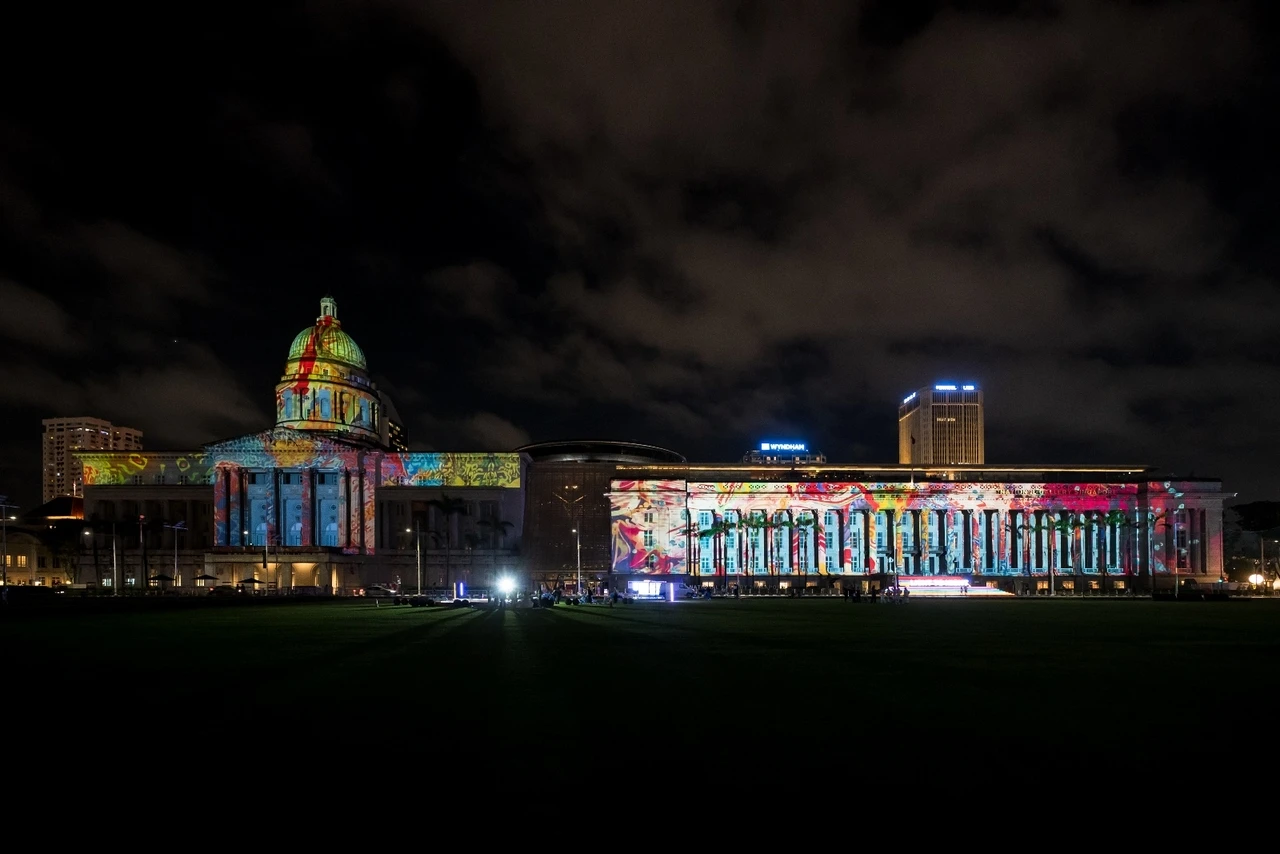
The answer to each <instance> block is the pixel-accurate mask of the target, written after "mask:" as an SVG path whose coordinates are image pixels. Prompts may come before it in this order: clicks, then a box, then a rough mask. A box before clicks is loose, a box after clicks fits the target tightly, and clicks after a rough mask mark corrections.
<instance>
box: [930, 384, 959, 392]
mask: <svg viewBox="0 0 1280 854" xmlns="http://www.w3.org/2000/svg"><path fill="white" fill-rule="evenodd" d="M933 390H934V391H955V390H956V387H955V386H953V385H936V386H934V387H933Z"/></svg>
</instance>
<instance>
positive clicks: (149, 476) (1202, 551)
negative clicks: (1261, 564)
mask: <svg viewBox="0 0 1280 854" xmlns="http://www.w3.org/2000/svg"><path fill="white" fill-rule="evenodd" d="M953 393H954V395H953ZM275 398H276V423H275V424H274V425H273V426H272V427H271V428H270V429H266V430H263V431H261V432H258V433H253V434H249V435H246V436H239V437H235V438H231V439H227V440H224V441H220V442H213V443H210V444H208V445H205V446H204V447H202V448H200V449H199V450H196V451H190V452H166V453H155V452H143V451H133V452H123V451H105V450H103V451H80V452H78V453H77V457H78V458H79V459H80V460H82V461H83V464H84V483H85V488H84V491H85V496H84V508H85V514H86V519H85V527H86V528H87V536H86V538H85V542H84V544H83V545H84V547H85V552H84V553H83V556H82V558H81V569H82V573H81V577H82V578H90V577H91V578H94V579H96V580H97V583H99V584H105V579H106V578H107V577H108V575H110V574H111V573H108V572H105V571H104V570H105V569H106V568H107V567H108V566H111V567H117V566H118V573H117V574H116V575H115V576H114V577H116V578H118V579H119V582H118V583H121V584H129V583H130V579H132V583H133V584H135V585H136V584H150V583H153V580H156V581H158V583H160V584H165V583H166V582H165V581H163V579H164V578H165V577H168V576H171V577H172V578H173V579H174V581H172V582H168V583H172V584H175V585H177V586H180V587H184V588H189V587H196V586H201V585H208V586H216V585H225V586H228V587H232V588H234V587H241V588H244V589H247V590H255V591H259V592H260V591H276V592H284V591H290V592H295V593H303V592H320V593H324V592H332V593H339V594H341V593H350V592H352V591H355V590H358V589H360V588H363V587H367V586H369V585H371V584H381V585H388V586H392V587H399V588H406V589H414V588H415V587H416V586H417V580H416V575H417V569H418V557H419V555H421V566H422V574H423V587H424V588H426V589H428V590H431V589H435V590H442V591H443V590H450V589H452V585H453V584H454V583H457V582H463V583H466V584H468V585H474V586H484V587H487V586H489V585H490V584H492V583H493V582H494V581H495V580H496V578H498V577H500V576H502V575H506V574H515V575H517V576H518V580H517V583H518V584H521V585H522V586H523V585H528V587H527V589H534V588H535V587H536V586H538V585H548V586H554V585H561V584H563V585H564V586H566V587H569V586H571V584H572V581H573V580H576V577H577V572H578V566H579V559H580V560H581V571H582V578H583V581H584V582H585V583H588V584H593V585H594V584H596V583H604V584H608V585H610V587H611V588H613V589H618V588H621V587H624V586H629V585H631V584H632V582H635V583H637V584H641V586H642V587H644V589H645V591H647V593H648V594H652V593H653V591H655V590H658V591H660V590H663V589H665V590H666V591H668V592H670V591H672V590H674V589H676V586H677V585H678V584H679V583H683V582H692V583H694V584H712V585H717V586H721V587H723V586H726V585H728V584H731V583H737V584H740V585H741V586H742V587H743V588H744V589H746V590H748V591H757V590H763V589H781V588H783V587H787V588H796V587H801V588H806V589H808V588H813V589H814V590H815V591H827V592H830V591H831V590H832V589H834V588H836V587H845V586H850V585H854V586H860V587H862V588H866V589H870V588H872V587H879V588H884V587H886V586H889V585H891V584H896V583H898V582H900V581H902V580H903V579H904V578H905V579H908V580H909V581H910V580H911V579H920V580H921V581H920V584H923V585H924V586H919V585H917V589H919V590H922V591H923V590H925V589H926V588H929V589H936V590H946V591H951V590H955V589H965V588H967V587H969V586H970V585H972V586H973V587H977V588H983V589H990V590H993V591H994V590H996V589H1002V590H1006V591H1009V592H1018V593H1034V592H1049V591H1055V592H1067V591H1071V592H1095V591H1097V592H1102V591H1106V592H1116V591H1120V590H1124V591H1129V590H1143V589H1147V588H1150V587H1153V586H1155V585H1156V584H1157V583H1158V582H1160V581H1167V580H1169V579H1170V578H1171V577H1172V576H1174V575H1178V576H1189V577H1193V578H1196V579H1198V580H1200V581H1216V580H1217V579H1218V578H1219V577H1220V575H1221V573H1222V567H1223V562H1222V540H1223V524H1222V521H1223V509H1222V505H1223V499H1224V494H1223V493H1222V492H1221V483H1220V482H1219V481H1217V480H1210V479H1199V480H1196V479H1175V478H1172V477H1164V476H1161V475H1160V474H1159V473H1158V471H1156V470H1154V469H1151V468H1149V467H1145V466H1127V467H1052V466H988V465H984V464H981V463H975V462H933V463H927V462H923V461H919V462H912V461H910V460H908V461H907V462H905V463H901V464H898V465H882V464H866V465H864V464H831V463H828V462H827V460H826V458H825V457H824V456H823V455H822V454H819V453H815V452H812V451H810V450H809V448H808V445H807V444H806V443H803V442H793V441H769V442H763V443H760V445H759V448H758V450H757V449H753V450H752V451H751V452H748V454H747V455H746V457H745V458H744V460H743V462H741V463H717V464H710V463H705V464H697V463H690V462H688V460H686V459H685V457H683V456H682V455H680V454H678V453H676V452H674V451H670V450H666V449H664V448H659V447H655V446H652V445H644V444H638V443H631V442H618V441H605V440H591V441H567V442H541V443H536V444H530V445H526V446H524V447H521V448H518V449H516V450H515V451H513V452H509V453H423V452H414V451H407V450H404V449H403V432H402V430H401V429H400V428H399V426H398V420H399V419H398V418H397V417H396V416H395V414H394V409H393V408H392V405H391V401H389V400H388V399H387V398H386V396H385V395H383V394H382V393H381V392H379V391H378V389H377V388H376V387H375V385H374V384H373V382H372V381H371V380H370V379H369V373H368V368H367V365H366V362H365V356H364V353H363V351H362V350H361V349H360V348H359V347H358V346H357V345H356V344H355V342H354V341H353V340H352V339H351V338H350V336H349V335H348V334H347V333H346V332H345V330H343V329H342V327H341V325H340V324H339V322H338V315H337V306H336V304H335V303H334V302H333V300H332V299H330V298H327V297H326V298H325V299H324V300H323V301H322V302H321V311H320V316H319V317H318V318H316V321H315V323H314V324H313V325H312V326H310V327H308V328H306V329H304V330H303V331H302V332H301V333H299V334H298V336H296V338H295V339H294V340H293V343H292V345H291V346H290V348H289V350H288V354H287V357H286V360H285V370H284V374H283V376H282V378H281V380H280V383H279V384H278V385H277V386H276V394H275ZM913 401H914V405H913ZM981 404H982V399H981V394H980V392H978V390H977V389H976V388H974V387H971V386H959V387H958V388H955V389H950V388H939V387H935V388H934V389H930V390H922V391H921V392H917V393H916V394H915V395H913V396H911V397H909V398H908V399H907V401H904V410H903V411H902V412H901V413H900V414H901V415H902V416H903V420H902V422H900V423H905V424H906V425H908V426H907V427H906V428H904V432H905V435H907V436H908V438H909V437H910V436H912V435H915V436H916V437H917V440H918V443H920V442H923V443H924V444H925V446H926V447H928V448H930V449H931V451H930V453H932V454H935V456H936V455H939V454H941V455H942V456H946V457H951V456H966V457H967V456H970V455H977V456H979V457H980V456H981V453H982V442H981V427H982V414H981V412H982V411H981ZM957 409H958V410H961V411H959V412H956V413H955V414H954V417H955V419H956V420H955V421H945V420H944V421H942V422H937V421H936V419H937V418H939V417H942V418H947V417H951V415H949V414H948V413H951V412H953V411H954V410H957ZM927 419H934V420H932V421H928V420H927ZM926 423H927V424H929V425H936V424H939V423H940V424H942V425H943V426H942V427H941V428H936V427H935V426H930V428H929V429H928V430H926V429H924V425H925V424H926ZM912 424H915V425H917V426H919V427H920V431H919V432H918V433H915V432H912V431H911V429H910V425H912ZM966 443H968V448H967V449H966V448H965V444H966ZM178 523H182V524H181V525H179V524H178ZM175 538H176V541H175ZM90 550H91V551H92V558H90V556H89V554H90ZM107 555H111V556H112V557H111V561H110V563H108V561H107V558H106V556H107ZM89 566H91V567H92V569H91V570H89V571H87V572H86V571H84V570H86V569H88V568H89ZM112 571H113V572H114V570H112ZM957 579H962V581H957Z"/></svg>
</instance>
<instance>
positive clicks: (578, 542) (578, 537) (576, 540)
mask: <svg viewBox="0 0 1280 854" xmlns="http://www.w3.org/2000/svg"><path fill="white" fill-rule="evenodd" d="M573 541H574V543H575V544H576V545H577V547H578V595H579V596H581V595H582V535H581V534H580V533H578V529H577V528H574V529H573Z"/></svg>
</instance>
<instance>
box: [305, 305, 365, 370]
mask: <svg viewBox="0 0 1280 854" xmlns="http://www.w3.org/2000/svg"><path fill="white" fill-rule="evenodd" d="M289 361H290V362H304V363H305V362H315V361H328V362H337V363H339V364H343V365H348V366H350V367H354V368H359V369H360V370H362V371H367V370H368V368H369V366H368V364H367V363H366V362H365V358H364V351H363V350H361V349H360V347H359V345H357V344H356V342H355V341H353V340H351V336H350V335H348V334H347V333H346V332H344V331H343V330H342V323H341V322H340V321H339V320H338V310H337V304H336V303H334V301H333V300H332V299H331V298H329V297H325V298H324V299H323V300H321V301H320V316H319V317H317V318H316V322H315V325H314V326H309V327H307V328H306V329H304V330H302V331H301V332H299V333H298V334H297V336H296V337H295V338H294V339H293V344H291V345H290V346H289ZM308 369H309V368H308V366H307V365H305V364H303V365H300V366H299V373H305V372H307V370H308Z"/></svg>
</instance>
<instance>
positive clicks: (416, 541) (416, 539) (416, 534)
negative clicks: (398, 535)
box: [404, 519, 422, 596]
mask: <svg viewBox="0 0 1280 854" xmlns="http://www.w3.org/2000/svg"><path fill="white" fill-rule="evenodd" d="M404 532H405V533H406V534H408V533H412V534H413V546H414V548H415V549H416V550H417V552H418V595H419V596H421V595H422V533H421V532H420V531H419V530H418V520H417V519H414V520H413V530H412V531H410V530H409V529H408V528H405V529H404Z"/></svg>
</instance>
